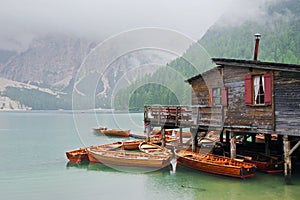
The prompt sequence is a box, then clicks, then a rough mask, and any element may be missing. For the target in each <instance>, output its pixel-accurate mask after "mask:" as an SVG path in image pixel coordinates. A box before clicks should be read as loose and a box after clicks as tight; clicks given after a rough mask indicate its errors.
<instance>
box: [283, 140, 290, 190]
mask: <svg viewBox="0 0 300 200" xmlns="http://www.w3.org/2000/svg"><path fill="white" fill-rule="evenodd" d="M290 148H291V146H290V141H289V138H288V136H287V135H284V136H283V151H284V180H285V183H286V184H287V185H289V184H291V176H292V162H291V156H290Z"/></svg>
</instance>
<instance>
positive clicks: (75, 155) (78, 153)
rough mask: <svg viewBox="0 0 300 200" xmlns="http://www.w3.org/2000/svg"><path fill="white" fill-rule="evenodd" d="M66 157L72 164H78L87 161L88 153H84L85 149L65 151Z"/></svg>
mask: <svg viewBox="0 0 300 200" xmlns="http://www.w3.org/2000/svg"><path fill="white" fill-rule="evenodd" d="M66 156H67V158H68V159H69V160H70V162H72V163H80V162H83V161H88V153H87V151H86V148H80V149H76V150H72V151H67V152H66Z"/></svg>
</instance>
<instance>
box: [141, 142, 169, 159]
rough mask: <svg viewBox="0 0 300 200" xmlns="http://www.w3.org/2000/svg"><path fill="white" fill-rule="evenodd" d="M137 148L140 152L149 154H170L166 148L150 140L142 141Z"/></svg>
mask: <svg viewBox="0 0 300 200" xmlns="http://www.w3.org/2000/svg"><path fill="white" fill-rule="evenodd" d="M139 149H140V151H141V152H144V153H147V154H151V155H166V156H171V153H170V152H169V151H168V150H167V149H165V148H162V147H161V146H159V145H156V144H153V143H151V142H142V143H140V145H139Z"/></svg>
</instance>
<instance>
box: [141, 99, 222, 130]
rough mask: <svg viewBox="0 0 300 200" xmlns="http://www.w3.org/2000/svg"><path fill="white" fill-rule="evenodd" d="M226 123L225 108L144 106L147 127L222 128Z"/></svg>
mask: <svg viewBox="0 0 300 200" xmlns="http://www.w3.org/2000/svg"><path fill="white" fill-rule="evenodd" d="M223 121H224V107H223V106H213V107H212V106H204V105H196V106H182V105H180V106H176V105H174V106H171V105H147V106H144V122H145V125H150V126H161V127H164V128H200V129H203V130H205V129H208V127H216V128H218V127H222V126H223Z"/></svg>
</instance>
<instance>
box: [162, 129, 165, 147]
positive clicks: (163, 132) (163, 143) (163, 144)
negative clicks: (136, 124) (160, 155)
mask: <svg viewBox="0 0 300 200" xmlns="http://www.w3.org/2000/svg"><path fill="white" fill-rule="evenodd" d="M161 146H162V147H165V146H166V134H165V129H164V128H162V129H161Z"/></svg>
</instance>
